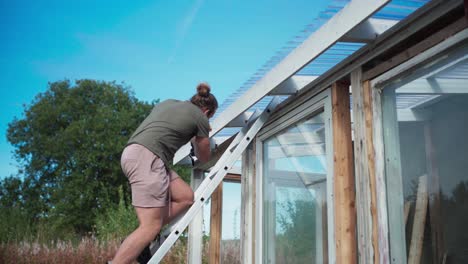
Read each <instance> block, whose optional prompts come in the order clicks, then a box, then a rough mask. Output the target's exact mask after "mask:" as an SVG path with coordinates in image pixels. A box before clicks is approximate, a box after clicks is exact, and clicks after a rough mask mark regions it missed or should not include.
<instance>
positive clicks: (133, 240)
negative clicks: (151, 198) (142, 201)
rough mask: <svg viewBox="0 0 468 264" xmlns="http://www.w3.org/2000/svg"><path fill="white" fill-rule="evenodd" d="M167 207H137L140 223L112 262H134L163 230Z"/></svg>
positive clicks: (116, 263)
mask: <svg viewBox="0 0 468 264" xmlns="http://www.w3.org/2000/svg"><path fill="white" fill-rule="evenodd" d="M165 210H166V208H164V207H162V208H156V207H152V208H144V207H135V212H136V214H137V217H138V221H139V223H140V225H139V226H138V228H137V229H136V230H135V231H133V232H132V233H131V234H130V235H129V236H128V237H127V238H126V239H125V240H124V242H123V243H122V245H120V248H119V250H118V251H117V253H116V254H115V257H114V259H113V260H112V264H121V263H124V264H127V263H132V261H134V260H135V259H136V258H137V256H138V255H139V254H140V252H141V251H142V250H143V249H144V248H145V247H146V246H147V245H148V244H149V243H150V242H151V241H152V240H153V239H154V238H155V237H156V235H157V234H158V233H159V231H160V230H161V226H162V223H163V214H164V211H165Z"/></svg>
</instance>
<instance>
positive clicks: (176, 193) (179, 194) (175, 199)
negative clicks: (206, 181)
mask: <svg viewBox="0 0 468 264" xmlns="http://www.w3.org/2000/svg"><path fill="white" fill-rule="evenodd" d="M171 173H174V174H175V172H174V171H171ZM169 188H170V192H171V205H170V206H169V208H170V212H169V213H167V211H166V213H165V214H164V221H163V226H164V225H166V224H169V223H170V222H171V221H172V220H173V219H174V218H176V217H177V216H179V215H180V214H181V213H183V212H185V211H186V210H187V209H188V208H189V207H190V206H191V205H192V204H193V199H194V193H193V190H192V188H191V187H190V186H189V185H188V184H187V183H186V182H185V181H184V180H182V179H181V178H177V179H175V180H173V181H171V183H170V185H169ZM166 210H168V208H167V207H166Z"/></svg>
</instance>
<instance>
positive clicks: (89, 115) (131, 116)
mask: <svg viewBox="0 0 468 264" xmlns="http://www.w3.org/2000/svg"><path fill="white" fill-rule="evenodd" d="M155 103H156V102H153V103H145V102H140V101H139V100H137V99H136V98H135V96H134V95H133V93H132V92H131V91H130V90H129V88H128V87H126V86H124V85H121V84H116V83H115V82H99V81H94V80H79V81H76V83H75V84H72V83H71V82H70V81H59V82H54V83H50V84H49V89H48V90H47V91H46V92H44V93H40V94H39V95H37V96H36V97H35V99H34V100H33V102H32V103H31V104H30V105H27V106H25V110H24V116H23V118H21V119H18V118H15V119H14V120H13V121H12V122H11V123H10V124H9V126H8V132H7V138H8V140H9V142H10V143H11V144H12V145H13V146H14V147H15V152H14V153H15V158H16V159H17V161H18V162H19V164H21V166H22V168H21V169H22V174H23V175H22V176H23V179H24V180H23V181H19V182H18V181H15V180H9V182H8V184H9V185H8V186H10V187H11V188H10V187H9V189H5V188H2V189H4V190H3V192H5V190H8V194H7V195H3V196H4V197H8V199H7V198H4V199H3V201H2V203H3V202H4V203H10V204H11V203H12V201H11V200H9V199H14V197H15V195H17V190H21V192H20V193H21V197H19V198H20V199H18V200H21V201H22V205H21V206H22V207H23V209H24V210H25V211H26V212H28V215H29V217H30V219H31V220H33V221H37V220H44V219H47V220H48V221H50V223H51V224H52V225H51V227H55V228H57V230H67V231H73V232H77V233H79V234H84V233H86V232H89V231H91V230H92V227H93V224H94V221H95V217H96V214H98V213H99V212H102V211H104V210H105V209H106V208H108V207H110V206H115V204H118V202H119V192H118V190H119V188H121V186H122V187H123V188H124V189H125V191H124V194H125V195H127V196H128V194H129V190H128V184H127V179H126V178H125V177H124V176H123V174H122V171H121V168H120V155H121V152H122V150H123V148H124V145H125V143H126V142H127V140H128V138H129V137H130V135H131V133H132V132H133V131H134V130H135V128H136V127H137V126H138V125H139V123H140V122H141V121H142V120H143V119H144V118H145V117H146V116H147V114H148V113H149V112H150V111H151V109H152V107H153V106H154V104H155ZM4 185H5V183H4ZM0 195H1V194H0ZM125 199H126V200H128V197H125ZM13 202H14V201H13Z"/></svg>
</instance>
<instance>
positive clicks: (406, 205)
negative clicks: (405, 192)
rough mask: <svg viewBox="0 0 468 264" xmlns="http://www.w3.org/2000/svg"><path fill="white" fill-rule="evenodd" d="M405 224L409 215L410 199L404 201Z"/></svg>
mask: <svg viewBox="0 0 468 264" xmlns="http://www.w3.org/2000/svg"><path fill="white" fill-rule="evenodd" d="M404 210H405V225H406V223H408V216H409V212H410V210H411V202H410V201H407V202H405V209H404Z"/></svg>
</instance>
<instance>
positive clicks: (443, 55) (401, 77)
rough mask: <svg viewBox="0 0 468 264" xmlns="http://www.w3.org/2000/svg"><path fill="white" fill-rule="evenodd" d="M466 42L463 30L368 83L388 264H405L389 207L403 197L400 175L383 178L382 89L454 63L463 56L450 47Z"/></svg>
mask: <svg viewBox="0 0 468 264" xmlns="http://www.w3.org/2000/svg"><path fill="white" fill-rule="evenodd" d="M467 39H468V29H464V30H462V31H460V32H458V33H457V34H455V35H454V36H452V37H450V38H448V39H446V40H444V41H443V42H441V43H439V44H437V45H435V46H433V47H432V48H430V49H428V50H426V51H424V52H422V53H420V54H419V55H417V56H415V57H413V58H411V59H410V60H408V61H406V62H404V63H402V64H400V65H398V66H397V67H395V68H393V69H391V70H389V71H387V72H385V73H383V74H382V75H380V76H377V77H376V78H374V79H373V80H371V87H372V90H373V96H375V97H378V98H375V99H374V102H373V107H372V108H373V116H374V120H373V121H374V128H373V133H374V146H375V154H376V159H375V162H376V171H375V173H376V175H383V179H384V180H385V184H386V192H387V195H386V197H385V202H386V203H385V205H386V208H378V210H379V214H383V215H386V216H387V221H388V233H386V234H383V235H384V236H385V238H386V239H387V241H388V242H389V246H390V248H389V254H390V259H391V260H392V263H402V264H404V263H407V256H406V251H407V250H406V243H401V242H402V241H405V233H404V224H403V225H402V224H400V225H398V224H395V222H396V220H395V219H397V218H398V219H401V221H403V220H402V219H403V218H402V216H403V213H402V210H403V209H402V210H401V212H394V211H395V210H393V212H392V206H393V207H396V206H397V205H396V202H395V201H394V200H395V199H393V198H394V197H392V199H389V195H390V193H391V194H392V195H394V196H402V195H403V194H402V190H401V189H400V190H397V189H394V188H395V186H398V185H401V175H400V178H399V179H396V178H397V177H392V178H387V164H386V162H385V160H386V159H387V158H388V157H387V156H391V154H388V153H387V155H386V153H385V152H386V151H389V150H388V149H389V147H390V146H388V144H387V146H386V145H385V144H384V143H387V142H385V139H384V118H383V115H384V109H383V104H382V101H383V96H384V93H383V90H384V89H394V88H396V87H399V86H402V85H404V84H406V83H409V82H411V81H413V80H415V79H417V78H419V77H418V76H424V73H425V72H429V71H430V70H431V69H433V68H437V67H439V66H440V65H444V64H447V63H450V61H452V62H453V61H456V60H457V58H460V56H462V55H464V54H463V53H462V54H459V52H458V53H457V51H455V53H454V52H453V48H454V47H460V46H462V45H466V44H467V43H468V42H467ZM395 114H396V113H395ZM392 147H394V146H392ZM396 151H399V146H398V150H395V149H391V150H390V151H389V152H391V153H394V152H396ZM399 181H400V182H399ZM397 198H398V197H397ZM392 219H393V221H392ZM392 223H393V224H392ZM402 226H403V227H402Z"/></svg>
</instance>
